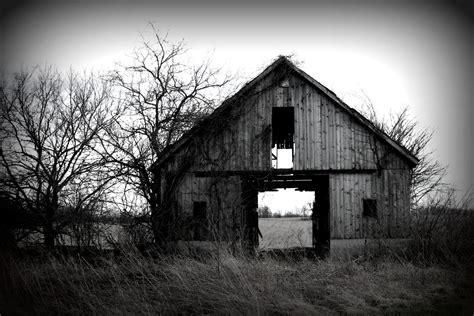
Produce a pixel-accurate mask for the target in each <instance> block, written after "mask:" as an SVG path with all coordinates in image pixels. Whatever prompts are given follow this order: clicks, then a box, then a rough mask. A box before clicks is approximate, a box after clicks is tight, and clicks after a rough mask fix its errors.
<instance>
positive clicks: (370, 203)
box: [362, 199, 377, 218]
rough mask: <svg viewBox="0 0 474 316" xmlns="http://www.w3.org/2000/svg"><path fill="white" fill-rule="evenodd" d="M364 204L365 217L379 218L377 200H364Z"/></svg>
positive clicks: (363, 213)
mask: <svg viewBox="0 0 474 316" xmlns="http://www.w3.org/2000/svg"><path fill="white" fill-rule="evenodd" d="M362 202H363V210H362V216H363V217H370V218H377V200H376V199H362Z"/></svg>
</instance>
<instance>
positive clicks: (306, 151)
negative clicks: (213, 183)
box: [168, 76, 408, 171]
mask: <svg viewBox="0 0 474 316" xmlns="http://www.w3.org/2000/svg"><path fill="white" fill-rule="evenodd" d="M287 82H289V87H282V86H281V85H278V86H271V85H270V84H269V83H268V82H262V83H261V84H260V85H259V86H258V87H256V88H255V90H254V91H252V92H251V93H249V94H248V96H247V97H246V98H245V99H243V100H241V102H240V103H238V104H236V105H235V106H233V111H231V112H230V113H228V114H226V115H224V116H223V117H222V118H221V119H220V122H218V123H213V124H212V126H209V127H208V128H207V130H206V132H204V133H203V134H202V135H200V136H199V137H194V138H193V139H192V140H190V142H189V143H188V145H187V146H183V147H184V148H185V149H182V150H180V151H179V152H178V153H177V154H176V155H175V156H174V158H172V159H170V160H169V164H168V169H169V170H170V171H177V170H179V166H180V165H179V162H180V160H185V161H189V160H190V159H194V162H193V163H192V166H191V170H192V171H209V170H227V171H265V170H270V169H271V135H272V128H277V127H272V126H271V115H272V107H282V106H293V107H294V109H295V135H294V136H295V137H294V138H295V153H294V154H295V158H294V167H293V169H294V170H328V169H334V170H338V169H339V170H340V169H346V170H347V169H374V168H377V163H380V162H381V159H382V158H383V157H385V156H387V155H391V156H396V157H399V154H398V153H395V152H394V150H393V149H392V148H389V147H388V146H387V145H386V144H385V143H384V142H382V141H381V140H380V139H379V138H377V137H375V136H374V135H373V133H372V132H371V131H369V130H368V129H367V127H365V126H363V125H362V123H360V122H359V121H357V120H356V119H355V118H354V117H353V116H352V115H350V114H349V113H348V112H347V111H345V110H344V109H342V108H341V107H340V106H338V105H336V104H335V103H334V102H333V101H332V100H330V99H329V98H328V97H327V96H325V95H323V94H322V93H321V92H320V91H318V90H317V89H316V88H314V87H313V86H312V85H309V84H308V83H307V82H306V81H304V80H302V79H299V78H297V77H295V76H291V77H290V78H289V80H287ZM269 85H270V86H269ZM183 147H182V148H183ZM186 155H187V156H186ZM184 156H186V157H184ZM384 167H385V166H384ZM403 168H406V169H408V166H407V165H406V164H405V163H404V164H403Z"/></svg>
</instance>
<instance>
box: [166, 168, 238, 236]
mask: <svg viewBox="0 0 474 316" xmlns="http://www.w3.org/2000/svg"><path fill="white" fill-rule="evenodd" d="M172 199H173V203H174V205H175V209H174V212H175V216H176V217H178V216H179V217H180V218H185V219H186V218H187V219H188V221H190V220H191V219H192V215H193V205H194V202H206V204H207V219H208V223H209V227H211V234H212V236H213V238H217V237H219V238H220V239H224V240H227V239H231V237H234V234H238V233H239V232H240V228H241V227H242V224H241V223H242V212H241V209H240V178H239V177H237V176H232V177H225V178H219V177H216V178H210V177H196V176H195V175H194V174H193V173H186V174H184V175H182V177H180V181H179V182H178V183H177V184H176V190H174V195H173V198H172ZM191 236H192V232H191ZM189 238H191V237H189Z"/></svg>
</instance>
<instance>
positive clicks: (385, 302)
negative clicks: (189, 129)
mask: <svg viewBox="0 0 474 316" xmlns="http://www.w3.org/2000/svg"><path fill="white" fill-rule="evenodd" d="M471 281H472V274H470V273H467V272H466V270H465V269H461V268H460V267H457V268H452V267H451V268H449V267H441V266H431V267H419V266H415V265H413V264H411V263H408V262H396V261H395V260H393V259H391V258H388V257H387V258H385V259H383V260H381V259H379V260H371V261H363V260H360V258H359V259H358V260H341V259H339V260H329V261H309V260H300V261H294V260H290V259H286V260H276V259H272V258H264V259H258V260H247V259H244V258H239V257H234V256H231V255H222V256H220V257H219V258H216V257H210V258H208V259H205V260H204V259H202V260H197V259H192V258H189V257H178V256H173V257H163V258H160V259H150V258H145V257H143V256H142V255H140V254H138V253H136V252H129V253H128V254H127V255H125V256H122V257H120V258H116V259H105V258H102V259H100V260H98V261H96V262H95V263H94V264H91V263H88V262H87V261H85V260H83V259H81V258H68V259H66V258H62V259H57V258H53V257H51V256H45V257H43V258H42V259H37V260H35V261H32V260H31V258H30V259H22V260H19V259H17V258H13V257H8V256H3V257H2V258H1V274H0V287H1V288H0V293H1V295H0V297H1V302H0V303H1V305H0V313H2V314H5V315H10V314H25V315H26V314H28V315H32V314H88V315H89V314H107V315H108V314H144V315H148V314H190V313H191V314H196V313H197V314H215V313H217V314H339V313H357V314H358V313H364V314H365V313H381V312H383V313H387V312H390V313H405V312H425V313H432V312H435V311H440V312H446V311H450V312H453V311H454V312H467V313H469V314H470V313H472V311H474V309H473V308H474V306H472V305H471V306H469V304H468V303H469V302H470V298H472V296H471V297H470V295H472V294H470V293H472V292H470V290H472V287H470V286H471V285H472V284H471V283H470V282H471Z"/></svg>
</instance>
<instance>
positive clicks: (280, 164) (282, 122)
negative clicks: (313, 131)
mask: <svg viewBox="0 0 474 316" xmlns="http://www.w3.org/2000/svg"><path fill="white" fill-rule="evenodd" d="M294 117H295V111H294V107H292V106H291V107H290V106H288V107H274V108H272V167H274V168H276V169H282V168H293V152H294V137H293V136H294V133H295V118H294Z"/></svg>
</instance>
